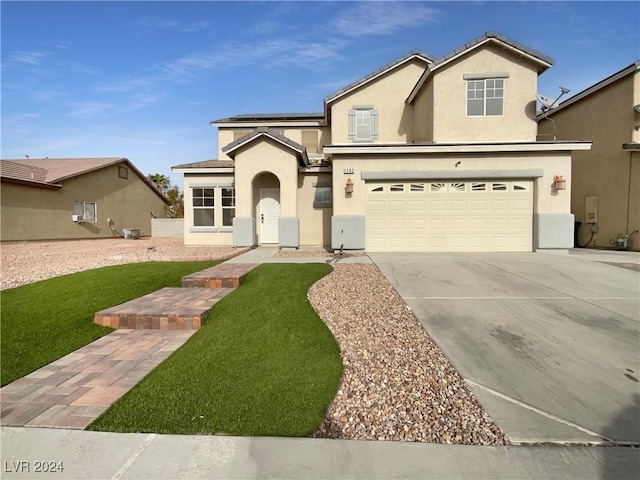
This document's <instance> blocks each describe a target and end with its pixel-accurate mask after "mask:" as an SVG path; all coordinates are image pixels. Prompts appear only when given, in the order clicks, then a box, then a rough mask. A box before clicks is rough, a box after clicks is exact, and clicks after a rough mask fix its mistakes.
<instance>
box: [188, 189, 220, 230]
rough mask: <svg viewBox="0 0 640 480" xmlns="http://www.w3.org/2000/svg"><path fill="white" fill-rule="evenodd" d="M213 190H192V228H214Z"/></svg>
mask: <svg viewBox="0 0 640 480" xmlns="http://www.w3.org/2000/svg"><path fill="white" fill-rule="evenodd" d="M214 192H215V189H213V188H193V189H192V193H193V226H194V227H214V226H215V212H214V207H215V202H214Z"/></svg>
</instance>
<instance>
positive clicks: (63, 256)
mask: <svg viewBox="0 0 640 480" xmlns="http://www.w3.org/2000/svg"><path fill="white" fill-rule="evenodd" d="M246 250H248V249H237V248H233V247H186V246H185V245H184V244H183V242H182V240H180V239H173V238H141V239H139V240H124V239H122V238H113V239H111V238H108V239H99V240H70V241H63V242H32V243H10V244H2V245H1V246H0V255H1V257H2V268H0V290H6V289H7V288H14V287H19V286H20V285H26V284H28V283H33V282H38V281H40V280H45V279H47V278H51V277H57V276H60V275H66V274H69V273H75V272H80V271H83V270H91V269H94V268H99V267H106V266H108V265H120V264H123V263H138V262H148V261H192V260H193V261H197V260H217V259H220V258H229V257H232V256H235V255H238V254H239V253H242V252H244V251H246Z"/></svg>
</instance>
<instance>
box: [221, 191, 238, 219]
mask: <svg viewBox="0 0 640 480" xmlns="http://www.w3.org/2000/svg"><path fill="white" fill-rule="evenodd" d="M221 190H222V226H223V227H232V226H233V217H235V216H236V193H235V189H234V188H233V187H222V189H221Z"/></svg>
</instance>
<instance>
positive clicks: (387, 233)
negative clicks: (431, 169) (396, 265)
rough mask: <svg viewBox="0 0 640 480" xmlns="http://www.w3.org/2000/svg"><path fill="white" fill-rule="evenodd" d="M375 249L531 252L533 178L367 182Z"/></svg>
mask: <svg viewBox="0 0 640 480" xmlns="http://www.w3.org/2000/svg"><path fill="white" fill-rule="evenodd" d="M366 189H367V191H366V217H367V232H366V235H367V245H366V248H367V250H368V251H370V252H530V251H532V241H533V182H532V181H531V180H517V181H516V180H514V181H502V180H486V181H485V180H479V181H459V182H456V181H432V180H429V181H413V182H367V184H366Z"/></svg>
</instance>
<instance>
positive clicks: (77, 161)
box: [10, 157, 127, 183]
mask: <svg viewBox="0 0 640 480" xmlns="http://www.w3.org/2000/svg"><path fill="white" fill-rule="evenodd" d="M10 161H12V162H16V163H20V164H22V165H26V166H31V167H37V168H42V169H45V170H46V171H47V176H46V178H45V181H46V182H48V183H52V182H53V183H55V182H59V181H61V180H65V179H67V178H71V177H75V176H77V175H81V174H83V173H89V172H91V171H93V170H99V169H101V168H104V167H107V166H109V165H114V164H116V163H120V162H125V161H127V159H126V158H122V157H120V158H30V159H20V160H10Z"/></svg>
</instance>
